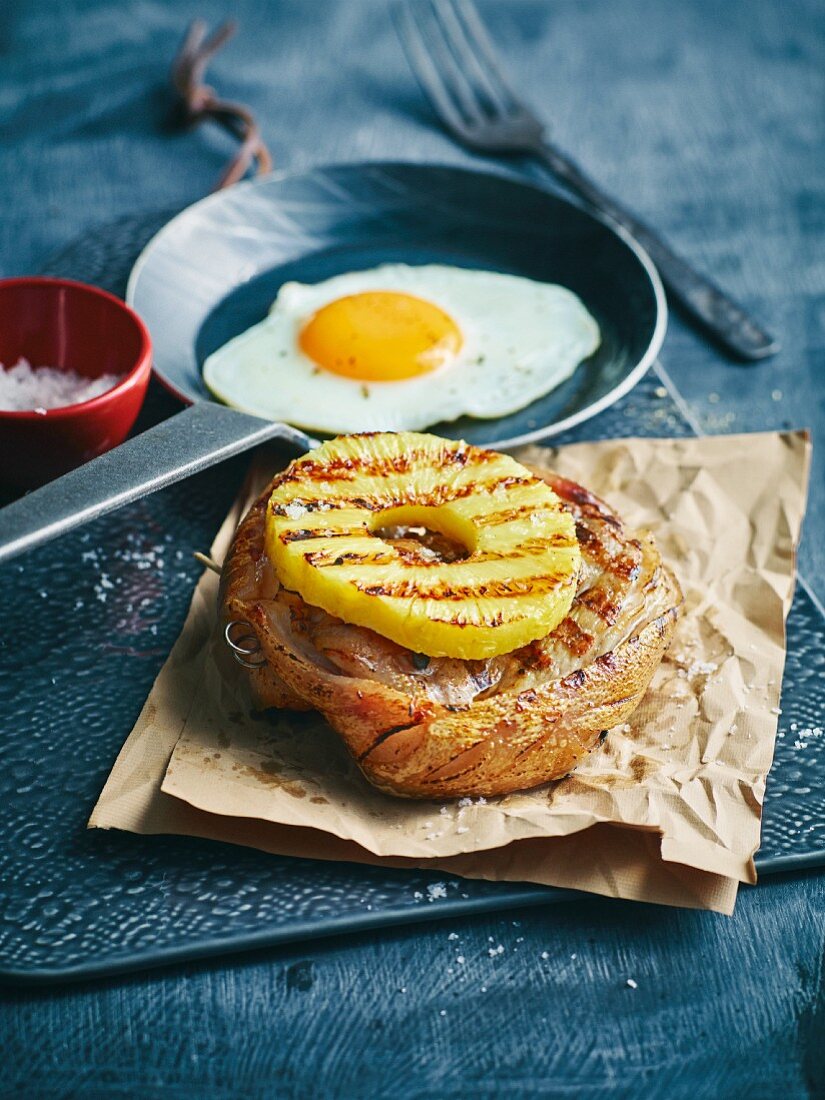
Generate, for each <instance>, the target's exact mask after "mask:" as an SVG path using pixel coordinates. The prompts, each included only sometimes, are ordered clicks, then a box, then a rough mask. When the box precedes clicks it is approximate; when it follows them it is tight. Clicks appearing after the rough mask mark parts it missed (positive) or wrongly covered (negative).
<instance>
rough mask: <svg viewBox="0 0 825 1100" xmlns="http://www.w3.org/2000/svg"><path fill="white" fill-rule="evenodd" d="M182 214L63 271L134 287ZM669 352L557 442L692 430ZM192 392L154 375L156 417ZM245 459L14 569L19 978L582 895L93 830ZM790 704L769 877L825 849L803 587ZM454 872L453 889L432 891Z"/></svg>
mask: <svg viewBox="0 0 825 1100" xmlns="http://www.w3.org/2000/svg"><path fill="white" fill-rule="evenodd" d="M163 220H166V219H165V218H151V217H150V218H143V219H135V218H130V219H124V220H122V221H120V222H118V223H115V224H114V225H109V226H105V227H103V228H102V229H101V230H99V231H97V232H95V233H92V234H89V235H87V236H85V237H84V238H83V239H82V240H80V241H78V242H76V243H75V244H74V245H72V246H71V247H70V248H69V249H67V250H66V251H65V252H63V253H61V255H60V256H59V257H56V258H55V259H54V260H53V261H52V262H51V263H50V264H49V266H48V273H50V274H54V275H63V276H66V277H73V278H78V279H83V280H86V281H91V282H95V283H98V284H100V285H102V286H104V287H105V288H106V289H109V290H111V291H113V292H115V293H122V291H123V287H124V285H125V281H126V275H127V274H128V271H129V269H130V267H131V264H132V262H133V259H134V256H135V255H136V254H137V252H138V250H139V248H140V246H141V244H142V243H143V242H144V241H145V240H146V239H147V238H148V237H149V236H150V234H151V232H153V231H154V229H156V228H157V225H158V224H159V222H160V221H163ZM657 369H658V368H656V367H654V369H653V371H652V372H651V373H650V374H649V375H648V376H647V377H646V378H644V379H643V380H642V382H641V383H640V384H639V385H638V386H636V388H635V389H633V391H632V392H631V393H629V394H628V395H627V396H625V397H624V398H623V399H622V400H621V401H619V402H618V403H617V404H615V405H614V406H613V407H612V408H610V409H609V410H608V411H607V412H605V413H603V414H602V415H601V416H600V417H599V418H598V420H596V421H594V422H593V423H592V425H589V426H588V431H587V433H586V434H585V432H584V431H582V429H581V428H579V429H576V430H574V431H572V432H567V433H565V435H564V436H563V437H561V438H559V440H558V442H560V443H568V442H575V441H577V440H580V439H583V438H586V437H589V438H601V439H606V438H617V437H620V436H627V435H648V436H679V435H682V436H684V435H690V434H692V427H691V425H690V424H689V423H688V422H687V421H686V420H685V419H684V417H683V415H682V413H681V412H680V411H679V407H677V405H676V403H674V401H673V400H672V399H671V397H670V396H669V394H668V393H667V391H666V389H665V388H664V387H663V380H662V378H660V377H659V376H658V375H657V373H656V371H657ZM665 381H666V380H665ZM176 407H177V405H176V402H175V401H174V399H172V398H170V397H169V396H168V394H166V393H165V392H164V391H163V390H162V389H161V388H160V387H159V386H158V385H157V384H153V386H152V388H151V390H150V395H149V400H148V402H147V405H146V408H145V412H144V414H143V415H142V426H144V427H146V426H149V425H150V424H151V423H152V422H154V421H157V420H158V419H160V418H162V417H165V416H169V415H170V414H171V413H173V412H175V411H176ZM245 465H246V463H245V460H244V459H242V458H241V459H235V460H233V461H231V462H228V463H224V464H223V465H221V466H218V467H215V468H213V469H211V470H207V471H206V472H205V473H203V474H200V475H198V476H197V477H195V478H192V479H190V480H189V481H187V482H184V483H181V484H178V485H174V486H172V487H171V488H169V489H167V490H165V491H163V492H161V493H157V494H155V495H154V496H150V497H147V498H146V499H145V500H143V501H140V502H139V503H137V504H134V505H131V506H129V507H127V508H124V509H122V510H121V511H118V512H115V513H113V514H111V515H109V516H106V517H104V518H103V519H101V520H98V521H97V522H96V523H95V524H93V525H91V526H89V527H88V528H85V529H84V530H83V531H82V532H77V533H75V534H72V535H71V536H69V537H67V538H65V539H62V540H60V542H58V543H52V544H49V545H47V546H44V547H42V548H40V549H39V550H37V551H35V552H33V553H31V554H30V555H28V556H27V557H26V558H24V559H22V563H17V562H12V563H10V564H8V565H7V566H5V567H4V568H3V570H0V580H2V582H3V584H4V591H5V593H6V598H5V600H4V605H3V630H2V636H0V724H1V727H2V728H0V979H4V980H5V981H7V982H14V983H18V984H19V983H26V984H33V983H40V984H44V983H53V982H58V981H68V980H73V979H79V978H87V977H92V976H104V975H112V974H118V973H122V972H124V971H129V970H140V969H145V968H147V967H151V966H158V965H162V964H164V963H170V962H175V961H181V960H185V959H195V958H202V957H206V956H213V955H218V954H224V953H228V952H235V951H244V950H250V949H252V948H256V947H264V946H269V945H274V944H279V943H286V942H289V941H295V940H307V939H312V938H317V937H321V936H330V935H334V934H338V933H342V932H349V931H359V930H365V929H370V928H380V927H384V926H388V925H398V924H404V923H408V922H413V921H424V920H434V919H438V918H443V917H460V916H466V915H470V914H476V913H479V912H484V911H490V910H500V909H507V908H513V907H518V906H523V905H546V904H550V903H555V902H563V901H569V900H570V899H571V898H578V897H579V895H573V894H571V893H570V892H567V891H564V890H556V889H550V888H546V887H538V886H530V885H524V884H517V883H516V884H514V883H485V882H475V881H471V880H468V879H454V878H450V877H449V876H445V875H439V874H433V873H430V874H428V873H425V872H423V871H393V870H387V869H383V868H376V867H366V866H362V865H357V864H343V863H326V862H313V861H308V860H300V859H287V858H283V857H278V856H270V855H265V854H263V853H261V852H256V851H253V850H251V849H246V848H240V847H231V846H230V845H227V844H217V843H214V842H209V841H203V840H195V839H190V838H186V837H157V836H155V837H151V836H150V837H142V836H134V835H131V834H128V833H117V832H111V833H104V832H99V831H95V832H91V833H90V832H88V831H87V829H86V821H87V820H88V817H89V814H90V812H91V810H92V807H93V806H94V803H95V802H96V800H97V797H98V795H99V793H100V790H101V788H102V786H103V783H104V782H105V779H106V776H107V775H108V773H109V771H110V769H111V766H112V764H113V762H114V760H115V757H116V756H117V753H118V751H119V749H120V747H121V745H122V744H123V741H124V740H125V738H126V736H127V734H128V732H129V730H130V729H131V727H132V725H133V723H134V721H135V719H136V718H137V715H138V713H139V712H140V709H141V706H142V704H143V701H144V700H145V698H146V696H147V694H148V692H149V689H150V688H151V686H152V682H153V680H154V678H155V676H156V675H157V673H158V671H159V669H160V667H161V665H162V664H163V662H164V660H165V658H166V655H167V654H168V652H169V650H170V648H171V646H172V644H173V643H174V640H175V638H176V636H177V634H178V632H179V631H180V628H181V626H182V624H183V620H184V617H185V615H186V610H187V608H188V605H189V601H190V599H191V596H192V589H193V587H194V585H195V582H196V579H197V576H198V574H199V572H200V566H199V565H198V564H197V563H196V562H194V561H193V560H192V556H191V554H192V549H193V547H201V548H206V547H208V546H209V544H210V541H211V539H212V537H213V536H214V533H215V531H216V530H217V527H218V526H219V524H220V522H221V520H222V519H223V517H224V515H225V514H226V511H227V510H228V508H229V505H230V503H231V501H232V499H233V497H234V495H235V493H236V491H237V487H238V484H239V483H240V480H241V478H242V477H243V471H244V467H245ZM159 561H162V562H163V565H162V567H161V566H160V565H159V564H158V563H159ZM104 574H105V584H104V576H103V575H104ZM108 586H110V587H108ZM782 708H783V713H782V716H781V718H780V737H779V740H778V741H777V749H776V760H775V762H774V767H773V769H772V770H771V774H770V776H769V779H768V789H767V797H766V801H765V815H764V822H763V831H762V841H763V843H762V849H761V851H760V852H759V853H758V856H757V866H758V868H759V871H760V874H767V873H769V872H774V871H783V870H784V871H787V870H791V869H794V868H801V867H809V866H815V865H819V864H821V863H823V862H825V793H823V792H825V757H823V752H822V748H823V745H825V739H823V738H822V737H819V738H816V739H815V738H810V737H805V738H802V737H799V735H798V734H797V733H795V732H794V730H804V729H809V730H810V729H811V728H812V727H820V726H821V725H822V716H823V714H824V713H825V623H824V622H823V619H822V616H821V615H820V614H819V612H818V611H817V609H816V607H815V605H814V603H813V602H812V600H811V598H810V597H809V596H808V593H807V591H806V589H805V588H804V587H802V586H800V588H799V590H798V592H797V597H796V601H795V603H794V607H793V610H792V612H791V616H790V619H789V622H788V660H787V666H786V671H785V679H784V683H783V690H782ZM436 883H444V884H445V889H444V891H442V890H441V889H436V890H435V891H428V886H432V885H433V884H436ZM442 892H443V893H445V894H446V896H443V897H442V896H441V894H442ZM431 897H432V900H430V898H431ZM578 904H586V901H578Z"/></svg>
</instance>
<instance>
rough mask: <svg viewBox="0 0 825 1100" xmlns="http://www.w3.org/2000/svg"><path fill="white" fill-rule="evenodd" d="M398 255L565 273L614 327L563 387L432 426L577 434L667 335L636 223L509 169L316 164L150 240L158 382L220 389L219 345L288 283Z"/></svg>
mask: <svg viewBox="0 0 825 1100" xmlns="http://www.w3.org/2000/svg"><path fill="white" fill-rule="evenodd" d="M388 262H404V263H409V264H425V263H442V264H452V265H454V266H458V267H469V268H479V269H486V270H494V271H503V272H507V273H510V274H516V275H524V276H527V277H529V278H531V279H536V280H539V281H542V282H550V283H560V284H561V285H562V286H566V287H568V288H569V289H571V290H573V291H575V293H576V294H578V296H579V297H580V298H581V299H582V301H583V302H584V303H585V305H586V306H587V308H588V309H589V310H590V312H591V313H592V314H593V315H594V317H595V318H596V320H597V321H598V322H599V327H600V328H601V332H602V344H601V346H600V348H599V349H598V351H597V352H596V353H595V354H594V355H593V356H591V358H590V359H588V360H587V361H586V362H585V363H583V364H582V365H581V366H580V367H579V368H578V369H577V370H576V371H575V372H574V374H573V375H572V376H571V377H570V378H569V379H568V380H567V381H566V382H564V383H563V384H562V385H561V386H559V387H557V388H556V389H555V390H552V391H551V392H550V393H549V394H546V395H545V396H544V397H542V398H540V399H539V400H538V401H535V402H533V403H532V404H531V405H528V406H527V407H526V408H524V409H521V410H519V411H518V412H515V413H513V414H512V415H510V416H504V417H498V418H497V419H495V420H473V419H470V418H463V419H461V420H457V421H454V422H452V423H450V424H438V425H435V426H434V427H433V430H434V431H437V432H439V433H441V434H442V435H447V436H452V437H454V438H458V437H460V438H463V439H467V440H469V441H470V442H472V443H481V444H488V443H490V444H492V443H494V444H497V445H499V446H505V445H512V444H515V443H523V442H527V441H529V440H536V439H543V438H545V437H547V436H550V435H553V434H555V433H557V432H561V431H565V430H567V429H569V428H571V427H573V426H574V425H575V424H579V423H581V422H582V421H584V420H587V419H588V418H589V417H591V416H594V415H595V414H596V413H598V412H600V411H601V410H603V409H605V408H607V407H608V406H610V405H612V404H613V403H614V402H615V401H617V400H618V399H619V398H620V397H621V396H622V395H623V394H625V393H627V392H628V391H629V390H630V389H631V388H632V387H633V386H634V385H635V384H636V383H637V382H638V381H639V379H640V378H641V377H642V375H643V374H644V373H645V371H646V370H647V369H648V367H649V366H650V364H651V363H652V362H653V360H654V359H655V357H656V354H657V353H658V351H659V348H660V346H661V343H662V339H663V338H664V333H665V327H666V316H667V309H666V306H665V297H664V293H663V291H662V286H661V283H660V281H659V277H658V275H657V274H656V272H655V270H654V268H653V266H652V264H651V262H650V260H649V259H648V258H647V255H646V254H645V253H644V252H643V250H642V249H641V248H640V247H639V245H637V244H636V243H635V241H633V239H632V238H631V237H630V236H628V234H626V233H624V232H623V231H622V230H620V229H618V228H617V227H615V226H612V225H610V224H608V223H607V222H605V221H602V220H601V219H600V218H598V217H597V216H595V215H593V214H590V213H588V212H587V211H585V210H583V209H582V208H581V207H580V206H577V205H576V204H574V203H573V202H571V201H569V200H567V199H563V198H561V197H560V196H558V195H556V194H553V193H551V192H549V191H545V190H542V189H540V188H538V187H534V186H531V185H529V184H526V183H524V182H522V181H521V180H517V179H514V178H513V177H511V176H504V175H491V174H489V173H481V172H470V171H467V170H466V169H460V168H447V167H439V166H433V165H416V164H366V165H365V164H350V165H340V166H337V167H332V168H317V169H314V170H313V171H310V172H305V173H301V174H295V175H292V174H278V175H273V176H268V177H266V178H264V179H261V180H254V181H252V182H250V183H246V184H242V185H240V186H237V187H233V188H231V189H230V190H228V191H224V192H220V193H219V194H217V195H212V196H210V197H209V198H207V199H204V200H203V201H202V202H199V203H196V204H195V205H194V206H190V207H189V208H188V209H186V210H184V211H183V213H181V214H179V215H178V216H177V217H176V218H173V219H172V220H171V221H170V222H169V224H168V225H166V226H164V228H163V229H161V231H160V232H159V233H158V234H157V235H156V236H155V237H154V238H153V239H152V240H151V241H150V243H149V244H148V245H147V247H146V248H145V249H144V251H143V253H142V254H141V256H140V258H139V259H138V261H137V263H136V264H135V268H134V271H133V272H132V276H131V278H130V280H129V288H128V295H127V297H128V300H129V302H130V304H131V305H133V306H134V307H135V309H136V310H137V311H138V312H139V313H140V315H141V316H142V317H143V319H144V320H145V321H146V323H147V324H148V326H149V330H150V332H151V334H152V340H153V343H154V350H155V373H156V374H157V376H158V378H159V379H160V380H161V381H162V382H163V383H164V385H166V386H167V387H168V388H169V389H170V390H171V391H172V392H173V393H175V394H176V395H177V396H179V397H180V398H181V399H182V400H184V401H199V400H211V397H210V394H209V392H208V390H207V389H206V387H205V386H204V384H203V380H202V377H201V371H202V368H203V363H204V360H205V359H206V356H207V355H209V354H211V352H213V351H215V350H216V349H217V348H219V347H221V345H222V344H225V343H226V342H227V341H228V340H230V339H232V337H233V336H237V335H238V334H239V333H241V332H243V331H245V330H246V329H248V328H249V327H250V326H251V325H254V324H256V323H257V322H258V321H260V320H262V319H263V318H264V317H265V316H266V313H267V311H268V309H269V306H270V305H271V303H272V301H273V299H274V298H275V295H276V294H277V292H278V289H279V287H280V286H281V284H282V283H284V282H287V281H288V280H292V279H295V280H298V281H300V282H305V283H316V282H320V281H321V280H322V279H327V278H330V277H331V276H333V275H339V274H341V273H342V272H345V271H359V270H363V269H365V268H371V267H375V266H376V265H377V264H381V263H388Z"/></svg>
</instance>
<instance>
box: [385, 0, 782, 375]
mask: <svg viewBox="0 0 825 1100" xmlns="http://www.w3.org/2000/svg"><path fill="white" fill-rule="evenodd" d="M393 12H394V15H395V20H396V27H397V29H398V33H399V36H400V38H401V41H402V43H403V45H404V49H405V51H406V53H407V57H408V58H409V61H410V64H411V66H412V69H413V72H414V73H415V75H416V77H417V78H418V81H419V83H420V84H421V87H422V90H423V91H424V92H425V93H426V95H427V96H428V97H429V99H430V102H431V103H432V105H433V107H434V108H435V111H436V113H437V114H438V116H439V118H440V119H441V121H442V122H443V123H444V125H445V126H446V127H447V129H448V130H449V131H450V132H451V133H452V134H454V135H455V137H457V138H458V139H459V141H461V142H463V143H464V144H465V145H467V146H469V147H470V148H471V149H475V150H478V151H479V152H483V153H491V154H497V155H499V156H518V155H525V154H526V155H528V156H532V157H535V158H536V159H537V160H539V161H541V162H542V163H543V164H544V165H545V166H546V167H547V168H549V169H550V171H551V172H552V173H553V175H554V176H556V178H557V179H559V180H560V181H561V182H562V183H564V184H566V185H567V186H568V187H569V188H570V189H571V190H572V191H574V192H576V194H578V195H579V196H580V197H581V198H582V199H584V200H585V202H587V203H588V204H589V205H590V206H592V207H594V208H595V209H596V210H597V211H599V212H600V213H601V214H604V215H606V216H607V217H608V218H610V219H612V220H613V221H614V222H618V224H619V225H621V226H623V227H624V228H625V229H626V230H628V231H629V232H630V233H631V234H632V235H633V236H634V237H635V238H636V240H637V241H639V242H640V244H641V245H642V247H643V248H645V249H646V250H647V252H648V254H649V255H650V257H651V259H652V260H653V262H654V263H655V265H656V267H657V268H658V269H659V274H660V275H661V276H662V281H663V282H664V283H665V285H666V287H667V288H668V291H669V292H670V296H671V297H672V298H673V299H675V300H676V301H677V302H678V303H679V304H680V305H681V306H682V307H683V309H684V310H685V311H686V312H687V313H688V314H689V315H690V316H691V317H692V318H694V319H695V320H696V321H697V322H698V323H699V324H700V325H701V327H702V328H704V329H705V330H706V331H707V332H708V333H710V335H712V336H714V337H716V339H718V340H719V341H720V343H721V344H723V345H724V346H725V347H726V348H727V349H728V350H729V351H731V352H733V353H734V354H735V355H737V356H739V357H741V358H743V359H764V358H765V357H766V356H769V355H773V354H774V353H775V352H776V351H778V350H779V345H778V343H777V342H776V340H775V339H774V338H773V337H772V336H771V335H770V334H769V333H767V332H766V331H765V330H764V329H763V328H762V327H761V326H760V325H759V324H757V322H756V321H755V320H754V319H753V318H752V317H750V316H749V315H748V314H747V313H746V312H745V310H744V309H743V308H742V307H741V306H739V305H737V304H736V302H734V301H732V300H731V299H730V298H729V297H728V296H727V294H725V293H724V292H723V291H721V290H720V289H719V288H718V287H717V286H715V285H714V284H713V283H712V282H711V281H710V280H709V279H707V278H705V277H704V276H703V275H700V274H699V272H697V271H695V270H694V269H693V268H692V267H691V266H690V264H688V263H687V262H686V261H685V260H683V259H682V258H681V257H680V256H678V255H677V254H676V253H675V252H674V251H673V250H672V249H671V248H670V246H669V245H668V244H666V242H665V241H663V240H662V238H661V237H659V236H658V235H657V234H656V233H655V232H654V231H653V230H652V229H651V228H650V227H649V226H647V225H645V223H644V222H642V221H640V220H639V219H638V218H637V217H636V216H635V214H632V213H631V212H630V211H629V210H626V209H625V208H624V207H623V206H621V205H620V204H619V203H618V202H616V200H615V199H613V198H611V197H610V196H609V195H606V194H605V193H604V191H602V189H601V188H600V187H599V186H598V184H596V183H594V181H593V180H592V179H590V178H589V176H587V175H586V174H585V173H584V172H583V171H582V169H581V168H579V166H578V165H577V164H576V163H575V162H574V161H572V160H571V159H570V157H568V156H567V155H566V154H565V153H563V152H562V151H561V150H560V149H558V148H557V147H556V146H555V145H553V144H551V142H550V141H548V140H547V136H546V130H545V126H544V124H543V123H542V122H541V121H540V120H539V119H538V118H537V117H536V115H534V114H533V112H532V111H531V110H530V109H529V108H528V107H527V106H525V104H524V103H523V102H522V101H521V100H520V99H519V97H518V96H517V95H516V93H515V92H514V91H513V89H512V86H511V85H510V83H509V82H508V80H507V79H506V78H505V76H504V74H503V73H502V70H501V66H500V65H499V62H498V59H497V57H496V54H495V50H494V49H493V45H492V43H491V41H490V38H489V36H488V34H487V31H486V30H485V28H484V25H483V24H482V22H481V20H480V19H479V17H478V14H477V12H476V10H475V8H474V7H473V5H472V3H470V0H413V2H412V3H405V4H401V5H397V6H394V7H393Z"/></svg>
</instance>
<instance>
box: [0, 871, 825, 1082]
mask: <svg viewBox="0 0 825 1100" xmlns="http://www.w3.org/2000/svg"><path fill="white" fill-rule="evenodd" d="M824 934H825V876H823V875H815V874H810V875H807V876H805V877H804V878H799V879H797V878H795V877H787V878H785V879H783V880H782V881H779V880H776V879H773V880H769V881H766V882H765V883H764V884H763V885H762V886H760V887H758V888H757V889H746V890H745V891H744V893H743V896H742V897H741V899H740V902H739V906H738V909H737V912H736V915H735V916H734V917H733V918H732V919H728V918H724V917H718V916H715V915H711V914H703V913H696V912H680V911H676V910H667V909H660V908H653V907H639V906H634V905H631V904H629V903H616V902H607V901H593V902H590V901H587V902H581V903H575V904H568V905H561V906H554V907H552V908H548V909H547V910H546V911H539V910H530V911H527V912H524V913H522V914H518V913H512V914H503V915H501V916H498V917H492V918H484V919H482V918H479V919H475V920H472V921H468V922H460V923H459V922H447V921H445V922H439V923H437V924H433V925H423V926H421V927H420V928H417V929H395V930H388V931H386V932H384V933H381V934H377V935H374V936H370V937H361V936H359V937H344V938H341V939H339V940H337V941H327V942H321V943H315V944H303V945H297V946H296V947H295V948H293V949H288V950H281V951H272V952H267V953H266V954H261V955H257V956H255V957H253V958H248V957H241V958H237V959H234V960H230V961H228V962H226V963H223V964H215V965H209V966H197V967H196V966H189V967H185V968H176V969H175V970H171V971H166V972H157V973H155V974H152V975H147V976H146V977H139V978H131V979H121V980H113V981H110V982H102V983H95V984H87V985H84V986H78V987H75V988H65V989H62V990H58V991H53V992H45V993H32V992H26V993H22V992H21V993H14V994H11V995H9V996H7V997H6V998H5V999H4V1003H3V1005H2V1008H0V1012H2V1017H1V1018H2V1021H3V1023H2V1031H0V1035H2V1036H3V1038H2V1041H0V1064H2V1065H3V1066H4V1085H5V1086H6V1087H7V1088H9V1089H10V1090H11V1091H10V1093H9V1094H10V1095H20V1096H66V1095H82V1096H88V1095H94V1096H97V1095H100V1096H119V1095H130V1096H131V1095H143V1096H145V1095H153V1094H154V1090H156V1089H160V1088H161V1086H162V1087H163V1094H164V1095H172V1096H175V1095H181V1096H183V1095H184V1094H185V1093H186V1092H187V1091H188V1092H189V1093H190V1094H191V1095H198V1096H199V1095H208V1096H227V1097H228V1096H248V1097H259V1096H260V1097H267V1096H279V1097H280V1096H324V1097H333V1096H334V1097H350V1096H398V1097H408V1096H409V1097H431V1096H437V1097H456V1098H458V1097H470V1096H474V1095H479V1096H513V1097H515V1096H603V1095H610V1096H628V1097H631V1096H632V1097H638V1096H645V1097H662V1098H663V1100H664V1098H667V1100H670V1098H673V1097H685V1098H688V1097H694V1096H697V1095H699V1096H714V1097H718V1096H737V1097H738V1096H746V1095H747V1096H753V1097H771V1096H778V1095H783V1096H785V1097H803V1096H822V1095H825V1044H823V1037H825V1001H824V1000H823V993H824V992H825V991H824V990H823V973H822V963H821V957H820V953H821V947H822V941H823V935H824ZM451 937H455V938H451ZM500 949H501V950H500ZM545 956H546V957H545ZM459 959H463V962H459V961H458V960H459ZM628 979H632V980H633V981H635V982H636V983H637V988H635V989H634V988H631V987H630V986H629V985H628V984H627V982H628ZM0 1091H2V1087H0Z"/></svg>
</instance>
